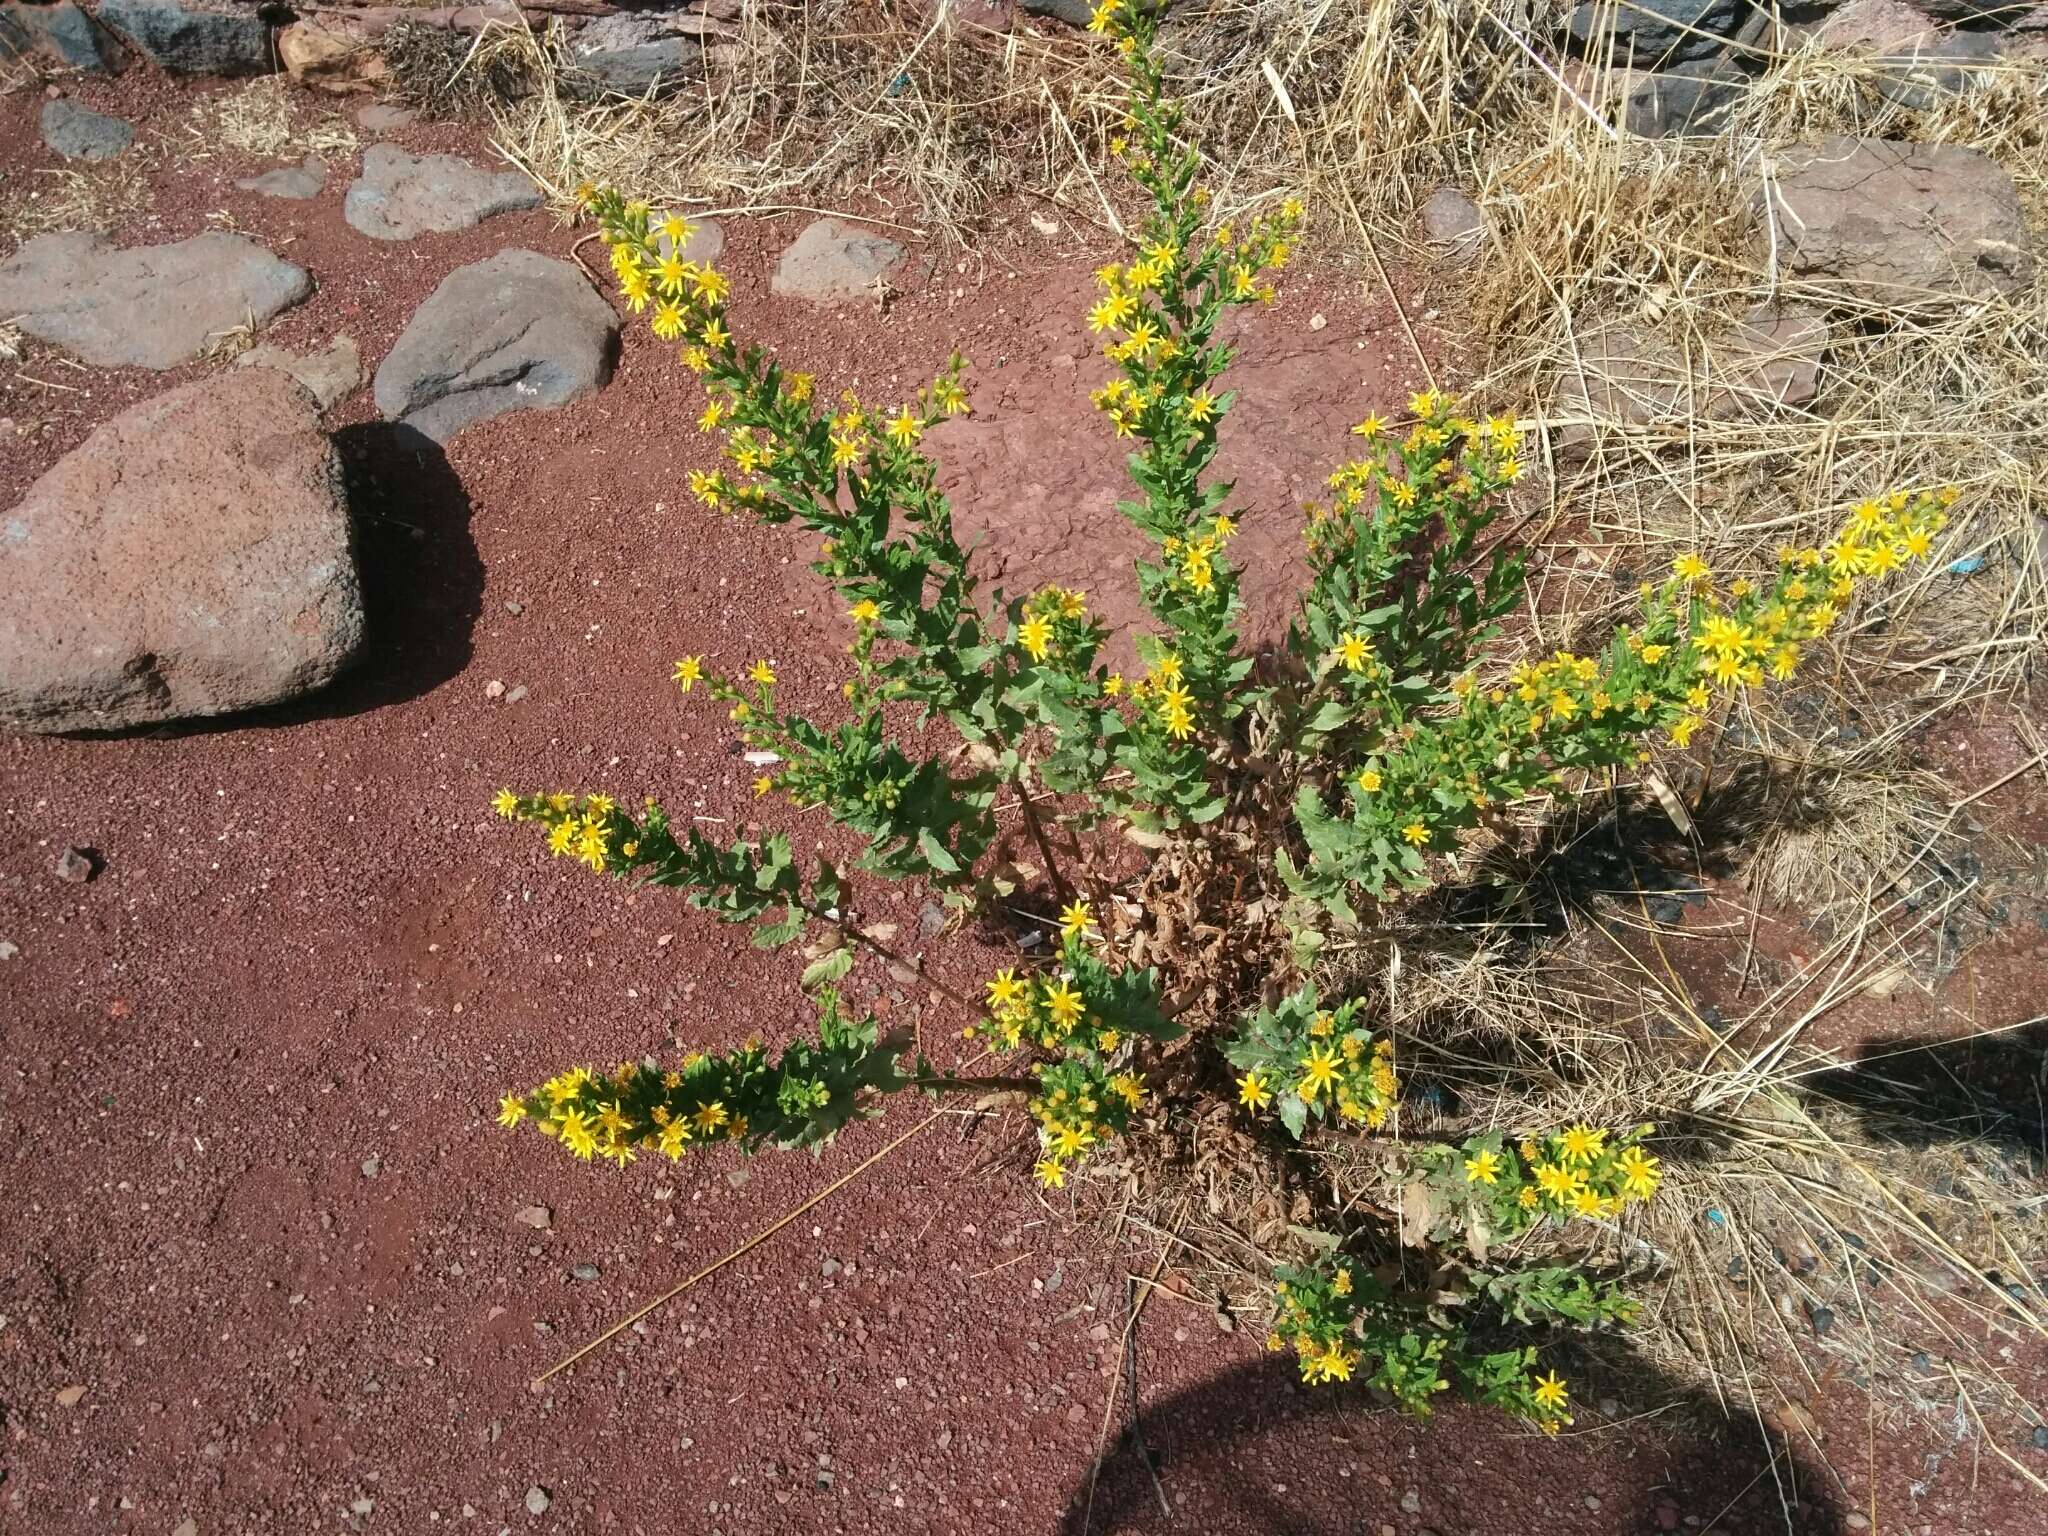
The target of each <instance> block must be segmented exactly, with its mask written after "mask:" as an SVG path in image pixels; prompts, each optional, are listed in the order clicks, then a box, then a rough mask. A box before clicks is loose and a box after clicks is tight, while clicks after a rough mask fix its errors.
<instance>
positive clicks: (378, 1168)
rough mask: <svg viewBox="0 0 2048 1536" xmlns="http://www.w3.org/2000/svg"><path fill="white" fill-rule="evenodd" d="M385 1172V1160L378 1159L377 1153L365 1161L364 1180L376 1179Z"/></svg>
mask: <svg viewBox="0 0 2048 1536" xmlns="http://www.w3.org/2000/svg"><path fill="white" fill-rule="evenodd" d="M383 1171H384V1160H383V1159H382V1158H380V1157H378V1156H377V1154H376V1153H374V1152H373V1153H371V1154H370V1155H369V1156H368V1157H366V1158H364V1159H363V1177H364V1178H366V1179H374V1178H375V1177H377V1175H378V1174H380V1173H382V1172H383Z"/></svg>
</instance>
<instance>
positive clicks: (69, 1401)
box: [57, 1387, 85, 1408]
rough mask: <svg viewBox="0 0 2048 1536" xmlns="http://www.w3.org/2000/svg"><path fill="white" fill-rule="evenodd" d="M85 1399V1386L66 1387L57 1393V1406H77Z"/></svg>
mask: <svg viewBox="0 0 2048 1536" xmlns="http://www.w3.org/2000/svg"><path fill="white" fill-rule="evenodd" d="M84 1401H85V1388H83V1387H66V1388H64V1389H63V1391H61V1392H59V1393H58V1394H57V1406H58V1407H59V1408H76V1407H77V1406H78V1405H79V1404H80V1403H82V1402H84Z"/></svg>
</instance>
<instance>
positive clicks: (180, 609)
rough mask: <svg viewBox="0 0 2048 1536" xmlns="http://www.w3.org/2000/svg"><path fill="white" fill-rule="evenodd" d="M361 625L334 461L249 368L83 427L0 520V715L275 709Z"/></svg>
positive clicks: (121, 719) (308, 404) (35, 725)
mask: <svg viewBox="0 0 2048 1536" xmlns="http://www.w3.org/2000/svg"><path fill="white" fill-rule="evenodd" d="M362 635H363V603H362V591H361V587H360V585H359V583H358V581H357V577H356V565H355V557H354V554H353V551H352V549H351V545H350V529H349V515H348V506H347V502H346V500H345V498H344V491H343V482H342V468H341V460H340V457H339V455H338V454H336V452H335V451H334V445H333V444H332V443H330V442H329V441H328V440H327V437H326V436H325V434H323V433H322V432H321V431H320V429H319V422H318V418H317V417H316V415H315V413H314V409H313V402H312V401H311V400H310V399H309V398H308V397H307V396H306V394H305V392H304V391H303V390H301V389H300V388H299V386H298V385H296V384H294V383H293V382H292V381H291V380H290V379H288V378H286V377H285V376H284V375H283V374H281V373H275V372H272V371H271V370H269V369H264V368H252V369H248V370H246V371H243V372H229V373H226V374H222V375H217V376H214V377H210V378H204V379H199V380H195V381H194V382H192V383H190V384H185V385H182V386H180V387H179V388H177V389H174V390H171V391H169V392H168V393H166V394H162V395H159V396H157V397H155V398H154V399H151V400H145V401H143V402H142V403H141V404H140V405H135V406H131V407H130V408H129V409H128V410H126V411H123V412H122V413H121V414H120V415H118V416H115V417H114V418H113V419H111V420H110V421H108V422H106V423H105V424H103V425H102V426H101V427H99V428H98V429H97V430H96V431H95V432H93V433H92V435H91V436H90V437H88V438H86V440H85V441H84V442H83V443H81V444H80V445H79V446H78V447H76V448H74V449H73V450H72V451H71V452H70V453H68V454H66V455H65V456H64V457H63V458H62V459H60V460H58V461H57V463H56V464H55V466H53V467H52V468H51V469H50V471H49V472H48V473H47V474H45V475H44V476H43V477H42V478H41V479H40V480H38V481H37V482H36V483H35V484H34V485H33V486H31V487H30V488H29V492H28V495H27V496H26V497H25V498H24V499H23V500H22V502H21V504H20V505H19V506H17V507H15V508H14V509H13V510H12V511H10V512H7V513H5V514H0V721H5V722H6V723H8V724H10V725H14V726H17V727H20V728H23V729H26V730H30V731H46V732H47V731H81V730H108V729H120V728H126V727H131V726H138V725H151V724H156V723H158V722H161V721H166V720H177V719H183V718H189V717H193V716H202V715H218V714H225V713H228V712H230V711H234V710H241V709H251V708H254V707H256V706H258V705H264V704H275V703H278V702H280V701H282V700H285V699H290V698H294V697H296V696H298V695H299V694H302V693H305V692H307V691H309V690H311V689H314V688H318V687H321V686H322V685H324V684H325V683H327V682H328V681H329V680H331V679H332V678H333V677H334V676H335V674H336V673H338V672H339V671H340V670H341V669H342V667H343V666H345V665H346V664H347V663H348V661H349V660H350V659H351V658H352V657H353V656H354V654H355V652H356V650H357V648H358V646H359V645H360V644H361V641H362Z"/></svg>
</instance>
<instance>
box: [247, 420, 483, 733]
mask: <svg viewBox="0 0 2048 1536" xmlns="http://www.w3.org/2000/svg"><path fill="white" fill-rule="evenodd" d="M334 445H335V447H336V448H337V449H339V450H340V452H341V459H342V465H343V468H344V470H345V472H346V474H347V476H348V498H349V508H350V511H351V512H352V513H353V514H354V517H355V528H356V561H357V564H358V565H359V566H360V568H361V570H362V576H363V608H364V615H365V618H366V621H367V622H366V626H365V638H364V642H363V653H362V655H361V656H360V657H359V658H358V659H357V661H356V663H355V665H354V666H353V667H352V668H350V669H349V671H348V672H347V673H346V674H344V675H343V676H342V677H341V678H339V679H337V680H336V682H335V684H334V686H333V687H331V688H329V689H327V690H326V691H325V692H324V693H320V694H315V695H313V696H312V697H310V698H308V699H306V700H305V701H304V703H303V704H300V705H294V706H290V707H289V708H288V709H284V710H274V711H270V712H268V713H267V714H266V715H265V716H264V717H263V720H264V723H275V724H280V725H282V724H287V723H289V722H290V721H291V720H295V719H303V718H306V717H308V716H319V717H330V716H337V715H354V714H361V713H363V712H365V711H368V710H373V709H380V708H382V707H383V706H385V705H387V704H399V703H403V702H404V701H405V700H407V699H412V698H417V697H418V696H419V695H421V694H423V693H426V692H427V691H428V690H430V689H432V688H435V687H437V686H438V685H440V684H441V683H445V682H446V681H448V679H449V678H451V677H453V676H455V675H456V674H457V673H458V672H460V671H461V670H462V669H463V667H464V666H465V665H467V664H468V661H469V649H470V632H471V630H472V629H473V628H474V627H475V624H476V620H477V615H478V614H479V613H481V612H482V610H483V596H484V567H483V561H482V560H481V559H480V558H479V557H478V555H477V552H476V543H475V541H474V540H473V539H472V538H471V537H470V532H469V519H470V510H471V509H470V505H469V493H468V492H467V491H465V490H464V489H463V488H462V481H461V479H460V478H459V477H458V476H457V475H456V473H455V470H454V467H453V466H452V465H450V464H449V462H448V455H447V454H446V453H444V452H442V450H441V446H440V444H438V443H436V442H434V441H432V440H431V439H429V438H426V437H423V436H422V435H421V434H419V433H418V432H415V431H412V430H411V429H410V428H406V427H400V426H396V425H394V424H392V423H390V422H383V421H366V422H359V423H357V424H356V425H354V426H348V427H343V428H341V429H340V430H339V431H337V432H336V433H335V434H334Z"/></svg>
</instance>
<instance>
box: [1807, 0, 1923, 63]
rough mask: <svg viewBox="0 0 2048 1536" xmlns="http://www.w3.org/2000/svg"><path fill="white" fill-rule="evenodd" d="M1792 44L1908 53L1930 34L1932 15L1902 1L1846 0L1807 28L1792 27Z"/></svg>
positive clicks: (1846, 50) (1840, 49) (1839, 49)
mask: <svg viewBox="0 0 2048 1536" xmlns="http://www.w3.org/2000/svg"><path fill="white" fill-rule="evenodd" d="M1791 31H1792V38H1793V40H1794V41H1795V42H1797V41H1802V40H1803V39H1804V38H1805V37H1811V38H1812V39H1813V41H1815V42H1817V43H1819V44H1820V45H1821V46H1822V47H1823V48H1827V49H1830V50H1833V51H1836V52H1876V53H1891V52H1904V51H1910V50H1911V49H1912V47H1913V46H1914V45H1915V44H1916V43H1919V42H1922V41H1924V40H1925V39H1927V38H1929V37H1931V36H1933V35H1934V31H1935V22H1934V18H1933V17H1932V16H1929V15H1928V14H1927V13H1926V12H1925V11H1923V10H1920V9H1919V8H1918V7H1916V6H1911V5H1907V4H1906V3H1905V0H1847V3H1846V4H1844V5H1842V6H1840V7H1838V8H1837V9H1835V10H1832V11H1829V12H1828V13H1827V15H1825V16H1823V17H1821V19H1820V20H1819V21H1818V22H1817V23H1815V24H1814V25H1813V26H1812V27H1811V28H1808V29H1801V28H1797V27H1795V28H1792V29H1791Z"/></svg>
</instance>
